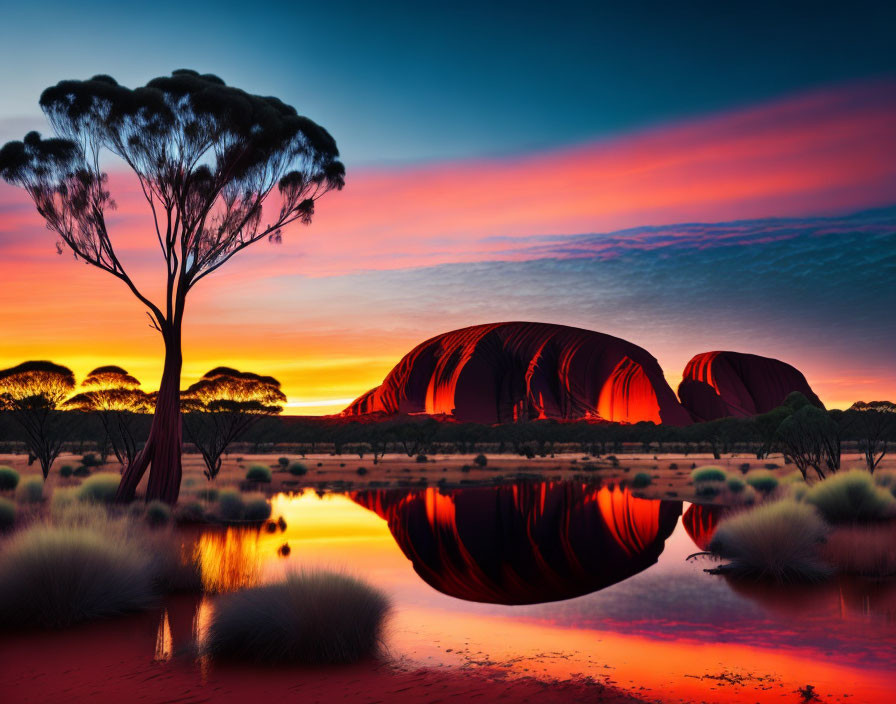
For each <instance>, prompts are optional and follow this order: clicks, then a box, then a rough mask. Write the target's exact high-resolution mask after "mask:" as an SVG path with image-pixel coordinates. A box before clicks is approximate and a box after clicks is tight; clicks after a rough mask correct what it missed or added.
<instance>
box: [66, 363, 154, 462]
mask: <svg viewBox="0 0 896 704" xmlns="http://www.w3.org/2000/svg"><path fill="white" fill-rule="evenodd" d="M81 388H82V389H84V390H83V391H81V393H79V394H77V395H76V396H73V397H72V398H70V399H69V400H68V401H66V403H65V407H66V408H70V409H74V410H79V411H86V412H90V413H93V414H94V415H96V416H97V417H98V418H99V419H100V423H102V426H103V434H104V437H103V442H102V443H101V452H102V453H103V456H104V458H105V454H106V451H107V448H111V449H112V452H113V453H114V454H115V458H116V459H117V460H118V462H119V463H120V464H121V465H122V466H124V465H126V464H130V463H131V462H133V461H134V457H136V456H137V450H138V448H137V432H138V426H139V422H140V415H141V414H144V413H150V412H151V411H152V408H153V405H154V399H153V396H152V395H151V394H147V393H146V392H145V391H143V390H141V389H140V382H139V381H137V379H135V378H134V377H132V376H131V375H130V374H128V373H127V372H126V371H125V370H124V369H122V368H121V367H116V366H112V365H110V366H105V367H97V368H96V369H94V370H93V371H92V372H90V373H89V374H88V375H87V377H86V378H85V379H84V381H82V382H81Z"/></svg>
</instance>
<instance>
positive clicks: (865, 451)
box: [848, 401, 896, 473]
mask: <svg viewBox="0 0 896 704" xmlns="http://www.w3.org/2000/svg"><path fill="white" fill-rule="evenodd" d="M848 413H849V415H850V416H852V418H853V423H852V426H851V427H852V431H853V434H854V435H855V436H856V438H857V439H858V443H859V450H860V451H861V453H862V456H863V457H864V458H865V465H866V466H867V467H868V471H869V472H871V473H874V470H875V469H877V466H878V465H879V464H880V462H881V460H882V459H883V458H884V456H886V454H887V450H888V449H889V443H890V442H891V441H893V440H894V439H896V438H894V435H896V403H891V402H890V401H872V402H870V403H864V402H862V401H858V402H856V403H854V404H852V406H850V408H849V411H848Z"/></svg>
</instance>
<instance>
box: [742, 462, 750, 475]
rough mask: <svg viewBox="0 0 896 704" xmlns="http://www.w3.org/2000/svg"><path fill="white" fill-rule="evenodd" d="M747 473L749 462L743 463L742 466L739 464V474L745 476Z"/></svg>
mask: <svg viewBox="0 0 896 704" xmlns="http://www.w3.org/2000/svg"><path fill="white" fill-rule="evenodd" d="M749 471H750V463H749V462H744V463H743V464H741V466H740V472H741V474H746V473H747V472H749Z"/></svg>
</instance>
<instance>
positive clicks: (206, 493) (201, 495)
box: [196, 489, 218, 502]
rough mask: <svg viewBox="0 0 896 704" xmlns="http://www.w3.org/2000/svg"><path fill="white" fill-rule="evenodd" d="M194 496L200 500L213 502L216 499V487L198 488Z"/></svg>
mask: <svg viewBox="0 0 896 704" xmlns="http://www.w3.org/2000/svg"><path fill="white" fill-rule="evenodd" d="M196 498H197V499H199V500H200V501H209V502H214V501H217V500H218V490H217V489H200V490H199V491H197V492H196Z"/></svg>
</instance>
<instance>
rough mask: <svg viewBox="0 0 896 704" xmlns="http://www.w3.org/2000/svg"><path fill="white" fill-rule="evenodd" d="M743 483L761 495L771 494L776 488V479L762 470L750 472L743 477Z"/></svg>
mask: <svg viewBox="0 0 896 704" xmlns="http://www.w3.org/2000/svg"><path fill="white" fill-rule="evenodd" d="M745 481H746V482H747V484H749V485H750V486H751V487H753V488H754V489H755V490H756V491H760V492H762V493H763V494H771V493H772V492H773V491H774V490H775V489H777V488H778V478H777V477H776V476H775V475H774V474H772V473H771V472H766V471H763V470H757V471H755V472H750V473H749V474H748V475H747V476H746V477H745Z"/></svg>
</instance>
